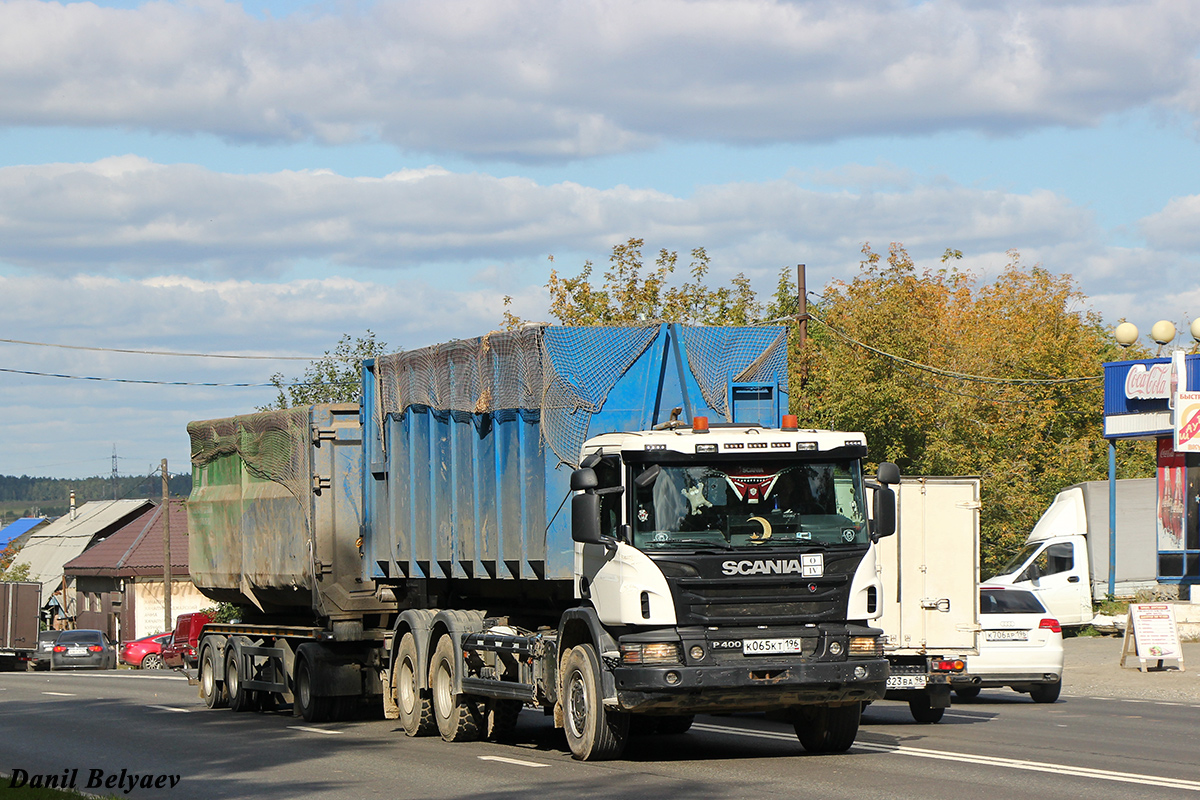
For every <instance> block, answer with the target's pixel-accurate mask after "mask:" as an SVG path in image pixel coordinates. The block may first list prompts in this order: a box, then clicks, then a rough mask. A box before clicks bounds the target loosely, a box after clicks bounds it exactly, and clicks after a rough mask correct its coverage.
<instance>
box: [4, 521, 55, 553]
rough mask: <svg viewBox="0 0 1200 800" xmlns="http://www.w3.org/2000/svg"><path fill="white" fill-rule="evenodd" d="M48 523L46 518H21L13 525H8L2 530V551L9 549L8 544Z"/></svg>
mask: <svg viewBox="0 0 1200 800" xmlns="http://www.w3.org/2000/svg"><path fill="white" fill-rule="evenodd" d="M45 521H46V518H45V517H21V518H20V519H19V520H17V521H16V522H14V523H12V524H11V525H6V526H4V528H3V529H2V530H0V550H3V549H4V548H6V547H8V543H9V542H11V541H12V540H13V539H16V538H17V537H18V536H20V535H21V534H23V533H28V532H29V531H30V530H32V529H33V528H36V527H37V526H38V525H41V524H42V523H43V522H45Z"/></svg>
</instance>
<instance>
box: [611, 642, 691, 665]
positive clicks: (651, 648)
mask: <svg viewBox="0 0 1200 800" xmlns="http://www.w3.org/2000/svg"><path fill="white" fill-rule="evenodd" d="M682 660H683V659H682V658H680V652H679V643H678V642H648V643H645V644H643V643H640V642H635V643H633V644H623V645H621V663H622V664H625V665H628V666H633V665H638V664H643V665H652V664H679V663H681V662H682Z"/></svg>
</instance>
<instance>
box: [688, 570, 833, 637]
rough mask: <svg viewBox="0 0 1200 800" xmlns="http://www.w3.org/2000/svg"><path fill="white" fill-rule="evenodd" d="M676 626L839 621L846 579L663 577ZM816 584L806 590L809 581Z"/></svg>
mask: <svg viewBox="0 0 1200 800" xmlns="http://www.w3.org/2000/svg"><path fill="white" fill-rule="evenodd" d="M668 580H669V582H670V584H671V592H672V594H673V595H674V596H675V615H676V617H677V618H678V624H680V625H746V624H755V625H769V624H779V623H787V622H795V621H797V620H801V621H803V622H824V621H839V620H842V619H843V618H844V617H845V609H846V579H845V578H843V577H841V576H837V577H835V578H823V579H821V580H820V581H819V582H818V581H804V582H802V583H800V582H797V581H796V580H795V579H792V580H787V581H782V580H781V581H772V580H755V581H746V580H736V581H735V580H728V579H726V580H706V579H698V578H675V579H668ZM810 584H811V585H813V586H815V587H816V591H810V590H809V586H810Z"/></svg>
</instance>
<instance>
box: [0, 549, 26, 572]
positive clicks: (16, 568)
mask: <svg viewBox="0 0 1200 800" xmlns="http://www.w3.org/2000/svg"><path fill="white" fill-rule="evenodd" d="M20 552H21V547H20V546H18V545H17V543H16V542H9V543H8V546H7V547H5V548H4V549H3V550H0V581H27V580H29V565H28V564H14V563H13V562H14V561H16V558H17V554H18V553H20Z"/></svg>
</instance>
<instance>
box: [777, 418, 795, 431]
mask: <svg viewBox="0 0 1200 800" xmlns="http://www.w3.org/2000/svg"><path fill="white" fill-rule="evenodd" d="M779 429H780V430H781V431H796V430H800V420H799V419H798V418H797V417H796V415H795V414H784V415H783V421H782V422H781V423H780V424H779Z"/></svg>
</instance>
